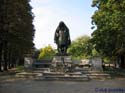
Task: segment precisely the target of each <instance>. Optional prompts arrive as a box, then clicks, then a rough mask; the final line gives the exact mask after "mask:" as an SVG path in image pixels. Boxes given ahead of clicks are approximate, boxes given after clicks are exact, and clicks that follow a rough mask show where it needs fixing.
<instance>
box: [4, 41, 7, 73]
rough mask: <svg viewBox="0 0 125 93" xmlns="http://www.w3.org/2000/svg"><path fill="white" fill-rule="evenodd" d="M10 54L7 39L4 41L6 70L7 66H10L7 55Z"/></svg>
mask: <svg viewBox="0 0 125 93" xmlns="http://www.w3.org/2000/svg"><path fill="white" fill-rule="evenodd" d="M7 54H8V47H7V41H5V42H4V70H5V71H7V70H8V69H7V66H8V64H7V63H8V62H7V61H8V60H7V56H8V55H7Z"/></svg>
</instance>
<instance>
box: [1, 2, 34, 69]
mask: <svg viewBox="0 0 125 93" xmlns="http://www.w3.org/2000/svg"><path fill="white" fill-rule="evenodd" d="M29 2H30V0H13V1H11V0H1V1H0V69H1V62H3V63H4V70H7V68H8V67H9V68H11V67H13V66H14V64H15V63H16V60H20V59H22V58H23V57H24V56H26V55H27V54H30V53H31V52H32V49H33V46H34V44H33V38H34V31H35V30H34V26H33V24H32V22H33V17H34V16H33V13H32V11H31V9H32V7H31V6H30V4H29Z"/></svg>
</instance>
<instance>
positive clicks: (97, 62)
mask: <svg viewBox="0 0 125 93" xmlns="http://www.w3.org/2000/svg"><path fill="white" fill-rule="evenodd" d="M91 61H92V65H93V70H95V71H102V70H103V68H102V59H101V58H100V57H95V58H93V59H92V60H91Z"/></svg>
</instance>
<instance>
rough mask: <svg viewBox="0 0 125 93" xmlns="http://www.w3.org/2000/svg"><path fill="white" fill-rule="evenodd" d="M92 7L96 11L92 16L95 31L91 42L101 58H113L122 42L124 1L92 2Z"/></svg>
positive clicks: (124, 17) (104, 0) (124, 25)
mask: <svg viewBox="0 0 125 93" xmlns="http://www.w3.org/2000/svg"><path fill="white" fill-rule="evenodd" d="M92 6H93V7H97V8H98V10H96V11H95V13H94V15H93V16H92V22H93V25H94V26H96V28H97V29H96V30H95V31H94V32H93V33H92V40H91V41H92V43H93V45H94V46H95V49H96V50H97V51H98V52H99V53H100V54H101V55H102V56H109V57H110V56H113V55H114V52H115V51H116V50H117V49H119V48H120V47H121V46H122V44H123V41H124V39H123V35H122V34H123V31H124V28H125V24H124V22H125V0H93V4H92Z"/></svg>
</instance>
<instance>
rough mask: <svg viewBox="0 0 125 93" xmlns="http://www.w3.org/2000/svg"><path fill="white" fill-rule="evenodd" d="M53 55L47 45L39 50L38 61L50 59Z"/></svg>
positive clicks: (53, 52)
mask: <svg viewBox="0 0 125 93" xmlns="http://www.w3.org/2000/svg"><path fill="white" fill-rule="evenodd" d="M54 55H55V50H54V49H53V48H52V47H51V46H50V45H48V46H46V47H44V48H42V49H41V50H40V54H39V60H40V59H52V58H53V56H54Z"/></svg>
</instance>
